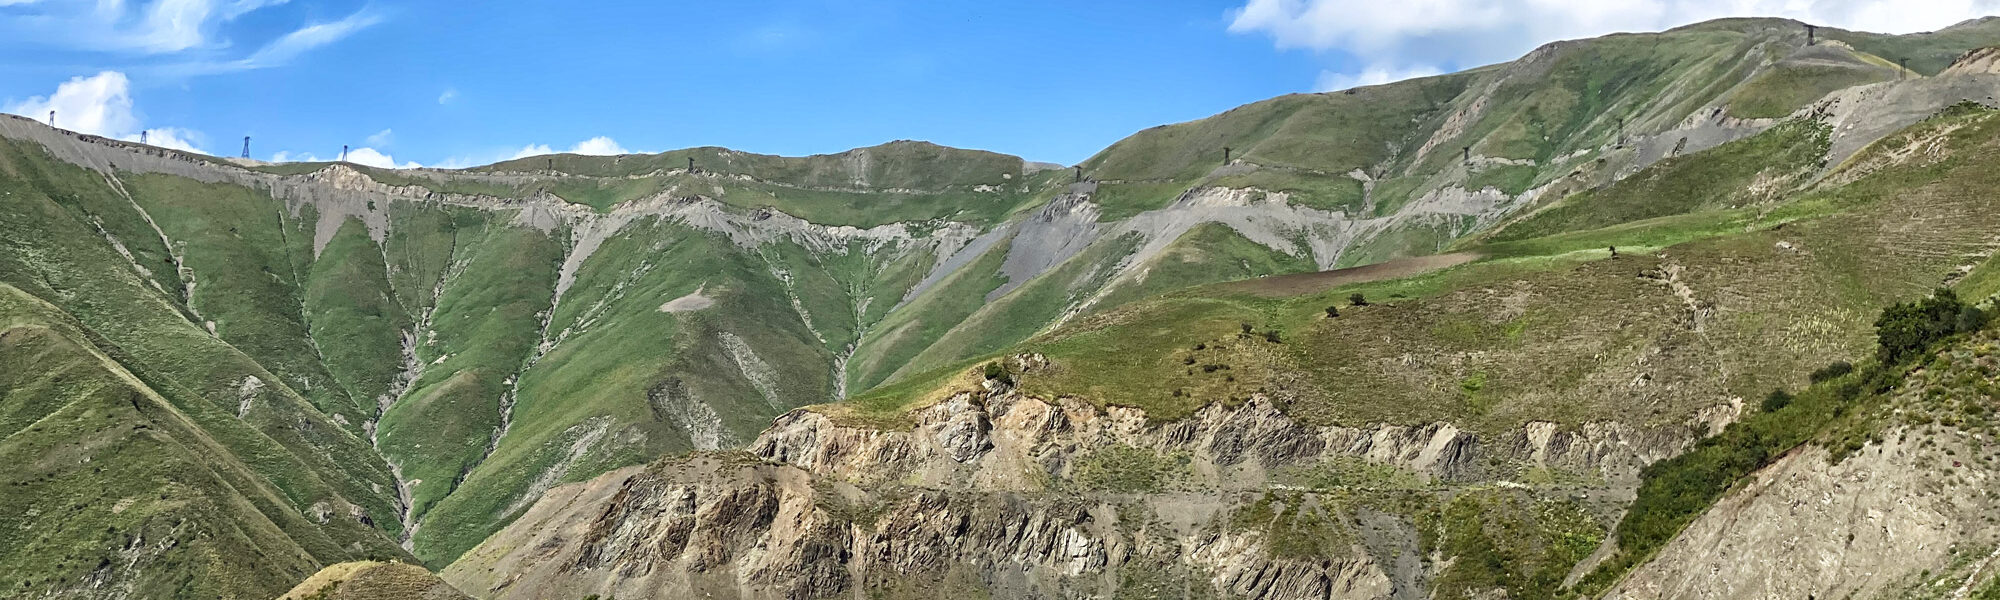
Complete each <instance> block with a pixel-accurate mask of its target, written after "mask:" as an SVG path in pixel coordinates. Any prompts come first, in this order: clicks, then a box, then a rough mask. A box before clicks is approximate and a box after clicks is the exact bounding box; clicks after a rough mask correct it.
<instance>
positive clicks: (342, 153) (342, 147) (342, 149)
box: [340, 144, 347, 162]
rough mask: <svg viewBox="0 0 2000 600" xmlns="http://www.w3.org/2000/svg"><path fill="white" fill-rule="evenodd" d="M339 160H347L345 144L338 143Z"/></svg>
mask: <svg viewBox="0 0 2000 600" xmlns="http://www.w3.org/2000/svg"><path fill="white" fill-rule="evenodd" d="M340 162H347V144H341V145H340Z"/></svg>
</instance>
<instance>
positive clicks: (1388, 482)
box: [445, 357, 1729, 598]
mask: <svg viewBox="0 0 2000 600" xmlns="http://www.w3.org/2000/svg"><path fill="white" fill-rule="evenodd" d="M1020 360H1021V362H1023V363H1025V364H1033V363H1034V362H1035V360H1034V357H1021V359H1020ZM989 387H991V388H992V389H990V390H988V391H981V392H965V393H961V394H959V395H957V396H955V397H953V398H951V399H949V400H947V401H945V402H942V403H940V404H938V405H936V406H934V407H932V408H929V409H926V410H923V411H920V412H919V413H918V414H917V415H915V419H916V424H915V425H914V426H913V427H912V428H911V429H910V430H907V431H884V430H879V429H872V428H855V427H844V426H840V425H837V424H835V423H834V422H833V421H831V420H830V419H828V418H827V417H825V416H822V415H819V414H817V413H813V412H809V411H795V412H793V413H791V414H788V415H787V416H785V417H783V418H781V419H779V421H778V422H777V423H776V424H775V425H774V426H773V427H772V428H771V429H770V430H769V431H767V432H766V433H765V434H764V436H762V437H760V438H759V439H758V440H757V441H756V442H754V443H752V444H751V446H750V449H749V450H748V452H747V453H741V454H704V455H695V456H692V457H685V458H672V459H667V460H665V461H662V462H660V463H657V464H655V465H652V466H650V467H647V468H645V469H643V470H625V471H619V472H615V473H613V474H609V475H606V476H604V477H601V478H599V479H596V480H593V481H591V482H588V483H583V484H574V485H572V486H571V487H568V488H564V489H558V490H552V491H551V492H550V494H549V497H548V498H545V499H544V500H543V501H542V502H541V503H540V504H539V505H538V506H537V507H536V508H535V509H533V510H531V511H530V512H529V514H528V515H527V516H525V517H523V518H522V519H521V520H519V521H517V522H516V524H515V525H513V526H512V527H510V528H509V529H508V530H505V531H503V532H501V533H499V534H497V535H496V536H495V537H494V538H492V539H490V540H488V541H487V542H486V543H485V544H484V545H482V546H481V547H480V548H477V549H475V550H473V551H472V552H470V553H469V554H467V555H466V557H465V558H464V559H461V560H460V561H458V562H457V563H454V565H453V566H452V567H451V568H450V569H449V570H447V571H446V572H445V576H446V577H447V579H448V580H450V581H452V582H454V583H455V584H457V585H459V586H461V587H463V588H465V589H469V590H474V591H475V592H476V593H486V594H492V595H493V596H494V597H503V598H533V597H548V596H552V595H576V594H590V593H595V594H602V595H606V596H611V595H616V596H619V597H636V598H652V597H658V598H668V597H685V596H688V595H703V594H715V595H719V596H724V597H743V598H824V597H839V596H846V595H851V594H854V593H859V592H861V591H864V590H866V591H869V592H871V593H878V592H886V593H889V594H891V595H896V594H903V595H911V596H912V597H915V596H920V595H924V594H926V593H927V592H926V590H930V589H933V588H931V587H930V586H932V585H941V586H947V587H950V588H953V589H963V590H965V591H968V592H973V591H980V592H987V593H993V594H996V595H1002V596H1090V597H1114V596H1122V595H1155V594H1160V593H1166V592H1170V591H1171V592H1174V593H1179V592H1181V591H1183V590H1196V591H1197V593H1198V594H1199V595H1204V596H1206V595H1215V596H1221V597H1248V598H1325V597H1355V598H1363V597H1382V598H1388V597H1422V596H1424V595H1426V594H1427V593H1428V592H1426V591H1425V590H1428V589H1430V588H1431V587H1432V585H1433V584H1434V583H1436V582H1449V581H1454V580H1455V579H1454V577H1455V576H1462V573H1460V571H1464V569H1462V568H1460V569H1457V570H1456V571H1455V570H1454V567H1453V566H1452V564H1451V560H1452V559H1453V558H1455V557H1456V556H1457V555H1456V554H1455V553H1456V552H1458V551H1459V550H1457V549H1454V548H1451V547H1450V544H1448V543H1446V542H1448V541H1450V540H1439V539H1436V538H1435V537H1434V536H1436V535H1438V533H1439V532H1440V531H1442V532H1445V533H1446V534H1448V535H1450V534H1457V535H1464V534H1465V532H1464V531H1462V530H1459V529H1458V527H1459V526H1460V524H1447V523H1446V521H1448V520H1449V519H1450V516H1449V515H1447V513H1448V512H1450V511H1451V510H1452V507H1453V506H1454V504H1456V503H1463V502H1478V501H1494V502H1500V503H1507V504H1514V503H1524V504H1525V505H1528V506H1539V507H1541V508H1540V509H1539V510H1542V511H1543V513H1544V514H1541V515H1539V516H1540V517H1546V518H1547V521H1548V522H1542V521H1539V520H1536V519H1532V518H1531V519H1527V520H1524V521H1522V522H1520V523H1516V525H1517V526H1522V527H1527V528H1528V529H1531V530H1534V531H1533V532H1532V533H1531V534H1530V535H1536V536H1550V537H1554V536H1557V535H1558V534H1557V532H1556V531H1555V530H1557V529H1563V528H1577V530H1576V531H1571V530H1570V529H1563V531H1562V532H1561V535H1571V534H1578V535H1581V534H1582V533H1579V532H1581V531H1587V530H1593V529H1594V530H1595V531H1596V532H1597V535H1599V536H1601V535H1602V530H1601V527H1602V525H1601V522H1600V520H1599V517H1597V516H1595V514H1596V513H1595V512H1594V511H1596V510H1600V509H1601V508H1602V506H1603V504H1602V503H1603V502H1604V501H1605V500H1606V499H1609V498H1615V497H1617V496H1618V495H1619V494H1621V493H1625V492H1621V491H1620V490H1625V491H1626V492H1629V483H1630V481H1631V480H1632V478H1633V477H1634V476H1635V473H1636V466H1637V465H1642V464H1644V463H1646V462H1649V461H1651V460H1656V459H1657V458H1659V457H1662V456H1667V455H1671V454H1673V453H1675V452H1677V451H1678V450H1679V449H1680V448H1682V447H1684V446H1685V445H1686V444H1687V443H1689V442H1690V441H1692V440H1693V439H1695V438H1698V437H1700V436H1702V435H1706V433H1707V431H1708V429H1709V428H1710V427H1712V426H1719V424H1720V423H1721V422H1726V421H1727V420H1728V418H1729V415H1728V414H1723V413H1719V414H1716V415H1714V416H1713V417H1712V418H1713V419H1714V420H1715V422H1712V423H1687V424H1684V425H1675V426H1666V427H1659V428H1651V429H1643V430H1641V429H1634V428H1630V427H1626V426H1621V425H1616V424H1593V425H1588V426H1584V427H1576V428H1564V427H1559V426H1557V425H1555V424H1553V423H1533V424H1529V425H1528V426H1526V427H1524V428H1522V429H1521V430H1520V431H1517V432H1515V433H1513V434H1512V435H1509V436H1505V437H1503V438H1500V439H1481V438H1480V437H1479V436H1476V435H1473V434H1470V433H1468V432H1465V431H1462V430H1459V429H1457V428H1454V427H1452V426H1450V425H1448V424H1432V425H1426V426H1418V427H1401V426H1385V427H1379V428H1373V429H1353V428H1342V427H1311V426H1306V425H1302V424H1300V423H1297V422H1296V421H1293V420H1292V419H1290V418H1288V417H1286V416H1285V415H1284V414H1283V413H1281V412H1280V411H1278V410H1276V409H1275V408H1274V407H1273V406H1272V405H1271V403H1270V402H1269V401H1268V400H1267V399H1264V398H1261V397H1259V398H1252V399H1250V400H1249V401H1247V402H1244V403H1242V404H1240V405H1237V406H1226V405H1224V404H1214V405H1211V406H1209V407H1208V408H1206V409H1204V410H1202V411H1201V412H1200V413H1198V414H1197V415H1196V416H1195V417H1193V418H1190V419H1187V420H1182V421H1176V422H1171V423H1156V422H1149V421H1148V420H1147V418H1146V416H1145V414H1144V413H1143V412H1142V411H1138V410H1133V409H1118V408H1114V409H1110V410H1108V411H1105V410H1100V409H1098V408H1096V407H1093V406H1090V405H1088V404H1083V403H1080V402H1076V401H1060V402H1054V403H1051V402H1046V401H1043V400H1041V399H1037V398H1032V397H1028V396H1024V395H1021V394H1020V393H1018V392H1015V391H1014V390H1012V389H1010V388H1008V387H1006V386H1005V385H1004V384H1000V383H997V382H995V383H993V384H991V385H990V386H989ZM1524 470H1539V471H1541V472H1562V473H1565V474H1567V475H1566V476H1565V477H1566V478H1565V479H1564V480H1562V481H1560V482H1556V481H1547V482H1542V483H1540V484H1535V485H1529V484H1521V483H1514V482H1507V483H1501V484H1496V483H1493V482H1495V481H1500V479H1499V478H1497V477H1496V474H1498V473H1507V474H1513V473H1517V472H1523V471H1524ZM1593 496H1594V497H1596V500H1592V499H1591V498H1592V497H1593ZM1551 511H1552V512H1551ZM1554 513H1560V517H1561V518H1560V519H1559V518H1556V516H1552V515H1554ZM1565 519H1566V520H1565ZM1555 521H1563V522H1561V523H1557V522H1555ZM1420 538H1421V540H1422V541H1420ZM1590 549H1591V548H1589V547H1587V546H1586V547H1584V548H1582V551H1584V552H1588V551H1589V550H1590ZM926 582H928V583H926Z"/></svg>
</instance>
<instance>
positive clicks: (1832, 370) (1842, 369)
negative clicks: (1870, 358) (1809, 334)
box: [1810, 360, 1854, 383]
mask: <svg viewBox="0 0 2000 600" xmlns="http://www.w3.org/2000/svg"><path fill="white" fill-rule="evenodd" d="M1853 372H1854V363H1851V362H1847V361H1844V360H1836V361H1833V363H1831V364H1828V365H1827V366H1824V367H1820V368H1819V369H1818V370H1815V371H1813V372H1812V375H1811V376H1810V379H1812V382H1813V383H1823V382H1827V381H1831V380H1834V379H1839V378H1840V376H1842V375H1846V374H1848V373H1853Z"/></svg>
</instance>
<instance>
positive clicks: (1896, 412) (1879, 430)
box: [1605, 331, 2000, 599]
mask: <svg viewBox="0 0 2000 600" xmlns="http://www.w3.org/2000/svg"><path fill="white" fill-rule="evenodd" d="M1995 341H1996V336H1995V335H1994V333H1993V332H1991V331H1985V332H1980V333H1977V334H1974V335H1970V336H1968V337H1967V338H1966V339H1962V340H1959V341H1957V342H1956V343H1952V344H1949V345H1947V346H1946V347H1944V348H1942V349H1941V350H1938V351H1937V352H1935V353H1934V354H1931V355H1929V356H1925V357H1924V358H1925V359H1926V360H1924V361H1923V364H1922V365H1921V366H1919V367H1917V368H1915V369H1914V370H1913V371H1911V372H1910V373H1908V374H1907V375H1906V376H1904V377H1903V381H1902V383H1901V384H1900V385H1899V386H1898V387H1897V388H1896V389H1895V390H1893V391H1891V392H1889V393H1886V394H1884V395H1883V396H1882V397H1880V398H1866V397H1864V398H1858V399H1856V400H1851V401H1850V402H1854V404H1853V405H1852V406H1851V407H1850V408H1851V410H1850V411H1849V414H1848V415H1847V416H1846V418H1845V419H1843V420H1840V421H1836V422H1835V425H1834V426H1832V427H1830V428H1829V431H1828V433H1826V434H1822V435H1820V436H1816V438H1815V439H1814V440H1813V441H1812V442H1811V443H1808V444H1805V445H1803V446H1801V447H1798V448H1796V449H1794V450H1792V451H1790V452H1788V453H1786V454H1785V455H1784V456H1783V457H1781V458H1777V459H1776V460H1775V461H1773V462H1772V463H1771V464H1770V465H1769V466H1766V467H1764V468H1763V469H1761V470H1759V471H1757V472H1756V473H1754V474H1753V475H1750V476H1749V477H1747V478H1746V481H1743V482H1741V483H1740V484H1739V485H1738V486H1736V487H1735V488H1734V489H1733V490H1732V491H1731V492H1730V493H1729V495H1728V496H1726V497H1724V498H1722V499H1721V500H1719V501H1717V502H1716V503H1715V504H1714V506H1712V507H1709V508H1708V509H1707V511H1706V512H1704V513H1703V514H1702V515H1701V516H1700V518H1699V519H1696V520H1694V521H1693V522H1692V523H1690V524H1689V525H1688V526H1687V528H1686V529H1685V530H1683V531H1681V532H1680V533H1679V535H1678V536H1676V537H1675V538H1674V539H1673V540H1672V541H1671V542H1669V543H1667V544H1666V545H1665V546H1663V547H1662V548H1660V549H1659V551H1658V552H1657V553H1656V554H1654V555H1653V556H1652V558H1651V560H1649V561H1647V562H1646V563H1645V564H1644V565H1643V566H1641V567H1639V568H1638V569H1636V570H1635V571H1633V572H1632V573H1631V574H1630V575H1629V576H1627V577H1626V578H1624V580H1623V581H1622V582H1621V583H1619V584H1618V585H1617V587H1615V588H1614V589H1613V590H1612V591H1611V592H1610V593H1609V594H1607V595H1606V596H1605V597H1607V598H1618V599H1638V598H1766V597H1818V598H1842V597H1860V598H1871V597H1916V598H1966V597H1975V594H1976V597H1985V596H1986V595H1988V594H1992V593H1995V592H1996V591H2000V578H1996V577H1995V574H1996V573H2000V564H1996V563H1995V560H1996V558H2000V553H1996V551H1995V549H1996V548H2000V529H1996V527H1995V526H1994V525H1993V515H1994V514H1995V511H1996V510H2000V505H1996V503H1995V499H1994V496H1993V494H1992V493H1991V491H1990V489H1991V481H1992V479H1993V477H1994V476H1995V471H1994V468H1995V466H1996V464H1995V462H1994V460H1995V457H1994V454H1993V451H1992V448H1991V443H1992V440H1993V434H1994V431H1993V427H1992V425H1991V422H1990V421H1989V420H1988V419H1989V417H1990V415H1991V414H1992V412H1993V410H1994V406H1995V402H1996V398H1995V395H1994V393H1993V391H1994V389H1995V379H1994V373H1995V367H1996V366H2000V359H1996V357H1995V354H1994V344H1995ZM1840 385H1850V384H1846V383H1842V384H1840Z"/></svg>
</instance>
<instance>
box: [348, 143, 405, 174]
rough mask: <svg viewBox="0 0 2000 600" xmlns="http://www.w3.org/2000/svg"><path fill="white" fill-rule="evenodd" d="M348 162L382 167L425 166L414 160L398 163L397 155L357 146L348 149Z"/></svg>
mask: <svg viewBox="0 0 2000 600" xmlns="http://www.w3.org/2000/svg"><path fill="white" fill-rule="evenodd" d="M347 162H351V163H354V164H357V165H367V166H370V167H381V168H384V169H416V168H420V167H423V165H420V164H417V163H416V162H414V161H412V162H406V163H403V164H396V157H393V156H389V155H388V154H385V153H383V152H381V151H379V150H376V149H374V148H355V149H353V150H348V151H347Z"/></svg>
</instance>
